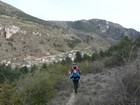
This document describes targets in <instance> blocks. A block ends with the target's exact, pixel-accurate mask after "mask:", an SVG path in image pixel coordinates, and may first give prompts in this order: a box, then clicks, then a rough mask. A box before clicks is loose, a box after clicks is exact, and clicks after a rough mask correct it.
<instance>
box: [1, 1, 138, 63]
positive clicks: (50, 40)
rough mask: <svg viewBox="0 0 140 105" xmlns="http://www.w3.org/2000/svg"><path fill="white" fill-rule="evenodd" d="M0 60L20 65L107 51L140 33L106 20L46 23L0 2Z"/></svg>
mask: <svg viewBox="0 0 140 105" xmlns="http://www.w3.org/2000/svg"><path fill="white" fill-rule="evenodd" d="M0 20H1V21H0V52H1V53H0V60H10V61H11V62H18V61H21V60H23V59H25V58H27V59H28V58H29V59H28V60H37V59H38V60H39V61H41V59H44V58H43V57H46V56H51V55H57V54H64V53H65V52H71V51H74V50H76V51H78V50H79V51H82V52H84V53H91V54H92V53H93V52H94V51H100V50H106V49H108V48H109V47H110V46H112V45H114V44H116V43H117V42H118V41H119V40H120V39H121V38H122V37H123V36H129V37H130V38H132V39H133V38H134V39H135V38H136V37H137V36H139V35H140V33H139V32H137V31H135V30H133V29H126V28H123V27H122V26H120V25H118V24H114V23H112V22H107V21H105V20H98V19H92V20H87V21H86V20H80V21H75V22H71V21H69V22H61V21H60V22H56V21H53V22H52V21H44V20H41V19H38V18H36V17H33V16H30V15H28V14H26V13H24V12H22V11H21V10H19V9H17V8H15V7H13V6H11V5H8V4H6V3H4V2H2V1H0Z"/></svg>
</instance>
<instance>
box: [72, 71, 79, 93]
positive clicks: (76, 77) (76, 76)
mask: <svg viewBox="0 0 140 105" xmlns="http://www.w3.org/2000/svg"><path fill="white" fill-rule="evenodd" d="M70 78H71V79H72V81H73V84H74V90H75V92H77V89H78V82H79V79H80V73H79V72H78V71H76V70H74V71H73V72H72V74H71V77H70Z"/></svg>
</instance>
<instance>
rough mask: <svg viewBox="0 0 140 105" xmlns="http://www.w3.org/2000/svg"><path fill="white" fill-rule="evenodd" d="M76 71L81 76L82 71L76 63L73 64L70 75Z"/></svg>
mask: <svg viewBox="0 0 140 105" xmlns="http://www.w3.org/2000/svg"><path fill="white" fill-rule="evenodd" d="M74 70H76V71H77V72H79V73H80V74H81V71H80V70H79V67H78V65H77V64H76V63H73V64H72V67H71V69H70V72H69V73H70V74H72V72H73V71H74Z"/></svg>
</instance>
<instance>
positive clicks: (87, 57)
mask: <svg viewBox="0 0 140 105" xmlns="http://www.w3.org/2000/svg"><path fill="white" fill-rule="evenodd" d="M83 60H84V61H86V60H88V61H89V60H91V57H90V56H89V55H87V54H84V56H83Z"/></svg>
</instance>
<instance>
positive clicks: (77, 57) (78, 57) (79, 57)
mask: <svg viewBox="0 0 140 105" xmlns="http://www.w3.org/2000/svg"><path fill="white" fill-rule="evenodd" d="M74 61H75V62H81V61H82V55H81V53H80V52H79V51H78V52H77V53H76V57H75V59H74Z"/></svg>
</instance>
